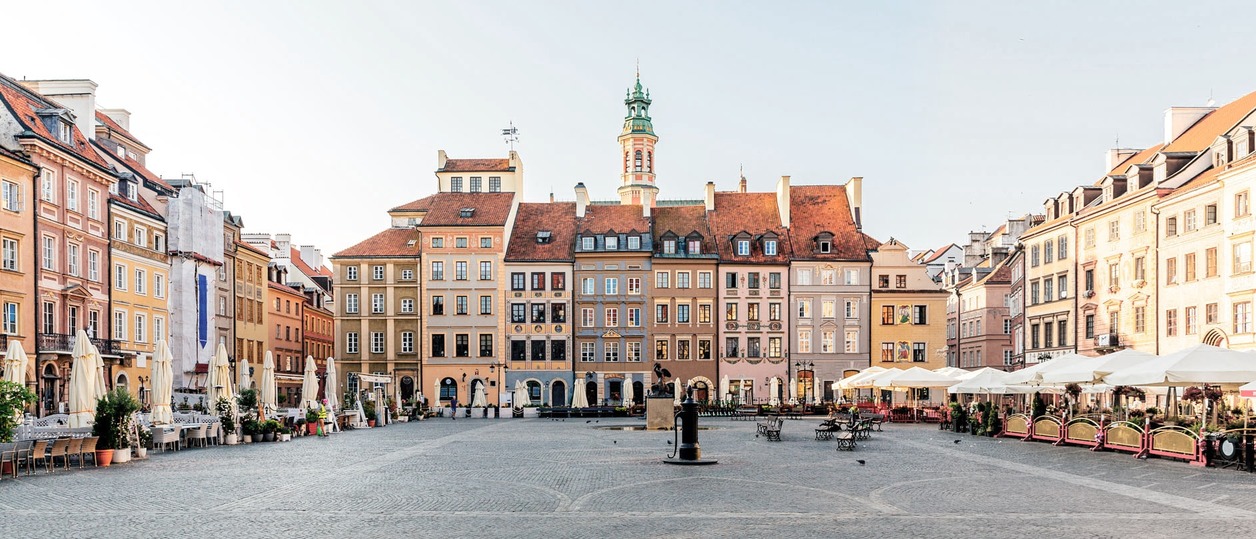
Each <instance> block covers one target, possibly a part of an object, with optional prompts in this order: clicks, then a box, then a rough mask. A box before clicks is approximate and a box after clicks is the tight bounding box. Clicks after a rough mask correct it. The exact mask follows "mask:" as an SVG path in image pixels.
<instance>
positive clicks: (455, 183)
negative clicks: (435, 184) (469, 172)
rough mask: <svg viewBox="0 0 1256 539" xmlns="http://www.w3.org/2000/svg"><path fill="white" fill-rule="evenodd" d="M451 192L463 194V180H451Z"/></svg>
mask: <svg viewBox="0 0 1256 539" xmlns="http://www.w3.org/2000/svg"><path fill="white" fill-rule="evenodd" d="M449 192H450V193H461V192H462V178H450V179H449Z"/></svg>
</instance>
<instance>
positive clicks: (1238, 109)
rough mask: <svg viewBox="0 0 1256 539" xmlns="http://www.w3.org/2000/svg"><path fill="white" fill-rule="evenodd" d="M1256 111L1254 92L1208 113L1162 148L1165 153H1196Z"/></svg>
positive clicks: (1255, 94)
mask: <svg viewBox="0 0 1256 539" xmlns="http://www.w3.org/2000/svg"><path fill="white" fill-rule="evenodd" d="M1253 110H1256V92H1252V93H1250V94H1247V95H1245V96H1243V97H1240V98H1238V99H1235V100H1234V101H1231V102H1229V103H1226V104H1225V105H1223V106H1222V107H1221V108H1219V109H1217V110H1214V111H1212V112H1210V113H1208V114H1207V115H1206V116H1204V117H1203V118H1201V119H1200V120H1199V121H1198V122H1195V124H1194V125H1192V126H1190V127H1189V128H1187V130H1186V131H1183V132H1182V134H1181V135H1178V137H1177V138H1175V139H1173V140H1172V141H1171V142H1169V145H1168V146H1165V147H1164V151H1165V153H1176V152H1191V153H1198V152H1202V151H1204V150H1206V149H1207V148H1208V147H1209V146H1212V142H1213V141H1214V140H1216V139H1217V137H1219V136H1221V135H1222V134H1225V132H1226V131H1229V130H1230V129H1232V128H1234V126H1235V125H1238V122H1239V121H1241V120H1242V119H1243V118H1246V117H1247V115H1249V114H1251V113H1252V111H1253Z"/></svg>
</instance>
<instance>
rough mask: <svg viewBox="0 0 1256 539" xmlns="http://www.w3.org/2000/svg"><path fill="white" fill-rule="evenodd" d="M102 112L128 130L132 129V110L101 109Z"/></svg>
mask: <svg viewBox="0 0 1256 539" xmlns="http://www.w3.org/2000/svg"><path fill="white" fill-rule="evenodd" d="M100 113H101V114H104V115H105V116H108V117H109V119H110V120H113V123H116V124H118V125H119V126H121V127H122V128H123V129H126V130H127V131H130V130H131V111H129V110H126V109H100Z"/></svg>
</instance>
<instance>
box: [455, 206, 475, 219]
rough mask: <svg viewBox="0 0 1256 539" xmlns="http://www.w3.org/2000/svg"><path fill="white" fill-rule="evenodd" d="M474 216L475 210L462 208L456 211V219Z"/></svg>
mask: <svg viewBox="0 0 1256 539" xmlns="http://www.w3.org/2000/svg"><path fill="white" fill-rule="evenodd" d="M474 216H475V208H462V209H461V210H458V217H461V218H463V219H469V218H471V217H474Z"/></svg>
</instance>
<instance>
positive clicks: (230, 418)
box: [214, 397, 240, 445]
mask: <svg viewBox="0 0 1256 539" xmlns="http://www.w3.org/2000/svg"><path fill="white" fill-rule="evenodd" d="M214 409H215V410H216V411H217V412H218V423H219V424H220V425H222V432H223V438H224V441H225V442H226V444H227V445H236V444H237V443H239V442H240V440H239V438H238V437H237V436H236V422H235V419H236V418H235V414H234V413H233V412H232V410H231V401H229V400H227V399H226V398H225V397H223V398H219V399H218V402H217V403H215V404H214Z"/></svg>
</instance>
